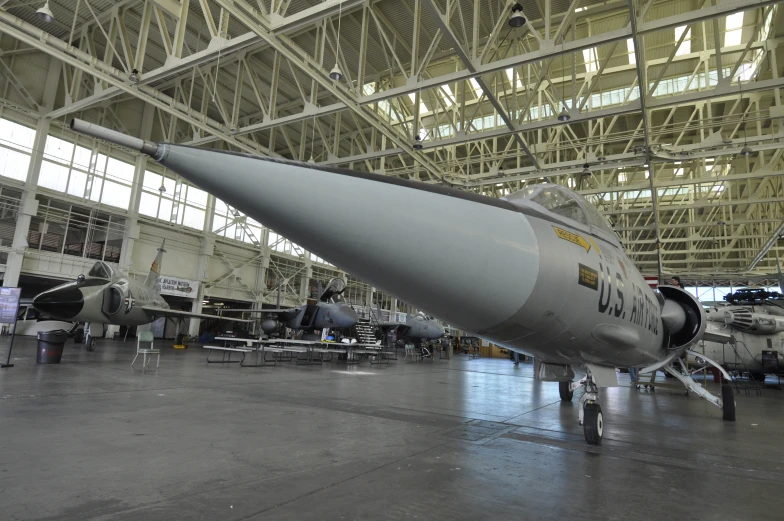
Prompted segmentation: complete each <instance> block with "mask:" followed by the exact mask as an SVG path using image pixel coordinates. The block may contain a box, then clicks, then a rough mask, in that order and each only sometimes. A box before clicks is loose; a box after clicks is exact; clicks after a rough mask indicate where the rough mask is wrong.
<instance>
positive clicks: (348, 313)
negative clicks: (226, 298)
mask: <svg viewBox="0 0 784 521" xmlns="http://www.w3.org/2000/svg"><path fill="white" fill-rule="evenodd" d="M345 289H346V282H345V281H344V280H343V279H337V278H335V279H332V280H330V281H329V282H328V283H327V287H326V289H325V290H324V291H323V292H322V291H321V282H319V290H318V294H319V297H318V300H317V301H310V302H308V303H307V304H304V305H302V306H297V307H293V308H281V307H280V285H278V297H277V308H276V309H257V310H250V309H232V308H229V309H223V308H221V313H223V312H232V311H241V312H243V313H250V314H260V315H264V319H263V320H262V321H261V330H262V331H264V332H265V333H266V334H268V335H269V334H272V333H275V332H276V331H279V330H280V329H281V328H282V327H287V328H290V329H297V330H301V331H305V334H306V335H308V334H311V335H312V334H313V333H312V332H313V331H314V330H317V329H324V328H335V329H343V328H348V327H353V326H354V325H355V324H356V323H357V321H358V320H359V319H358V317H357V312H356V311H354V308H352V307H351V306H350V305H348V304H347V303H346V302H345V301H342V300H341V295H342V294H343V291H345ZM319 338H320V337H319Z"/></svg>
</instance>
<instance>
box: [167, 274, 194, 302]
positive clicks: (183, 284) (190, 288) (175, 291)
mask: <svg viewBox="0 0 784 521" xmlns="http://www.w3.org/2000/svg"><path fill="white" fill-rule="evenodd" d="M158 291H160V293H161V294H162V295H174V296H176V297H185V298H196V296H197V295H198V294H199V281H197V280H188V279H179V278H177V277H158Z"/></svg>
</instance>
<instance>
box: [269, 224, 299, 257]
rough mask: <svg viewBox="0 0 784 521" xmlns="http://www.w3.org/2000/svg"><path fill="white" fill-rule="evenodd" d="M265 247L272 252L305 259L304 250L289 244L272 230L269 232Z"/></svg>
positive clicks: (288, 241)
mask: <svg viewBox="0 0 784 521" xmlns="http://www.w3.org/2000/svg"><path fill="white" fill-rule="evenodd" d="M267 246H269V247H270V249H272V250H273V251H277V252H280V253H286V254H288V255H294V256H296V257H303V258H304V257H305V250H304V249H303V248H302V246H299V245H298V244H295V243H293V242H291V241H290V240H288V239H287V238H285V237H284V236H282V235H279V234H277V233H275V232H273V231H272V230H270V232H269V239H268V241H267Z"/></svg>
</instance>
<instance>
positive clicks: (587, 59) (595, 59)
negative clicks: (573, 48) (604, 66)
mask: <svg viewBox="0 0 784 521" xmlns="http://www.w3.org/2000/svg"><path fill="white" fill-rule="evenodd" d="M583 62H584V63H585V72H596V71H598V70H599V55H598V54H597V52H596V47H591V48H590V49H583Z"/></svg>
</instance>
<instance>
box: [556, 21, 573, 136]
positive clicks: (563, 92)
mask: <svg viewBox="0 0 784 521" xmlns="http://www.w3.org/2000/svg"><path fill="white" fill-rule="evenodd" d="M563 38H566V35H564V36H563ZM561 70H562V71H563V72H562V74H563V75H564V77H566V62H565V61H564V40H563V39H561ZM561 106H562V108H561V113H560V114H558V121H563V122H565V121H569V120H570V119H572V117H571V116H570V115H569V112H568V111H567V110H566V82H565V81H563V82H562V83H561Z"/></svg>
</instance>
